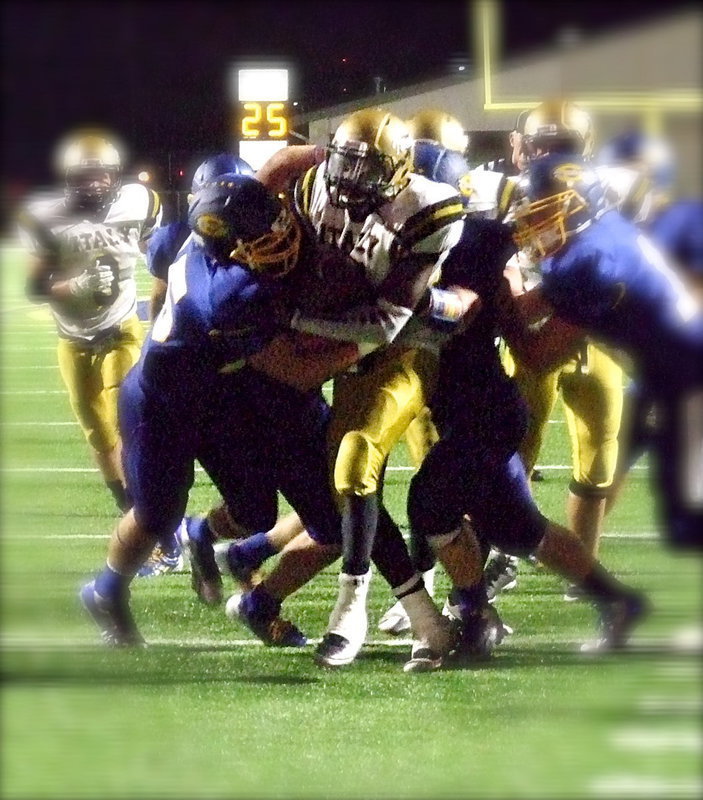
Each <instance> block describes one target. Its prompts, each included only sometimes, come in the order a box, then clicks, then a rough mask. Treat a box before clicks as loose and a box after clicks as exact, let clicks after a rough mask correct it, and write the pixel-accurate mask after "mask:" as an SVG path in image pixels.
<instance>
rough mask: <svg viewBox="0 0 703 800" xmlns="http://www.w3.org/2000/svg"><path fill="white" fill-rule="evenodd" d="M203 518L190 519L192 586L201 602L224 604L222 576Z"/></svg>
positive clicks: (212, 604)
mask: <svg viewBox="0 0 703 800" xmlns="http://www.w3.org/2000/svg"><path fill="white" fill-rule="evenodd" d="M206 526H207V522H206V520H205V519H203V518H202V517H188V518H187V519H186V531H187V533H188V554H189V557H190V584H191V586H192V587H193V591H194V592H195V593H196V594H197V595H198V597H199V598H200V600H202V602H203V603H205V604H206V605H208V606H217V605H219V604H220V603H221V602H222V576H221V575H220V570H219V569H218V568H217V563H216V561H215V551H214V548H213V546H212V541H211V540H210V536H209V535H208V532H207V530H206Z"/></svg>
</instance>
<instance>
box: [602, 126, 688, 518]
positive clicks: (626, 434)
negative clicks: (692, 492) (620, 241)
mask: <svg viewBox="0 0 703 800" xmlns="http://www.w3.org/2000/svg"><path fill="white" fill-rule="evenodd" d="M598 162H599V167H598V174H599V176H600V177H601V179H602V180H603V182H604V183H605V186H606V192H607V194H608V197H609V200H610V202H612V203H614V204H615V205H616V207H617V208H618V210H619V211H620V213H621V214H623V216H626V217H628V219H631V220H632V221H633V222H635V223H636V224H637V225H638V226H639V227H640V228H641V230H642V231H643V232H644V233H646V234H647V235H648V236H649V237H650V238H651V239H652V241H653V242H654V243H655V244H656V245H657V246H658V247H659V248H660V249H661V250H662V252H663V253H664V254H665V256H666V258H667V262H668V263H669V264H670V265H671V267H672V268H673V269H675V270H676V271H677V272H678V274H679V275H680V276H681V279H682V280H683V282H684V283H685V284H686V286H687V288H688V289H689V290H690V292H691V293H692V294H693V296H694V297H695V298H697V300H698V303H699V304H701V305H703V201H702V200H701V198H691V197H688V198H674V197H673V186H674V177H675V172H676V158H675V154H674V152H673V150H672V148H671V145H670V144H669V143H668V142H667V141H666V140H664V139H662V138H661V137H658V136H652V135H649V134H646V133H644V132H643V131H641V130H638V129H630V130H627V131H624V132H623V133H621V134H618V135H617V136H615V137H613V138H612V139H611V140H610V141H608V142H606V144H605V146H604V147H603V148H602V149H601V151H600V153H599V156H598ZM625 400H626V402H625V409H624V413H623V424H622V426H621V429H620V437H619V450H618V464H617V469H616V474H615V480H614V482H613V487H612V491H611V494H610V496H609V498H608V505H607V511H610V509H611V508H612V506H613V505H614V503H615V500H616V498H617V496H618V495H619V494H620V492H621V491H622V488H623V484H624V481H625V478H626V476H627V474H628V472H629V470H630V469H631V467H632V466H633V464H634V463H635V462H636V461H637V459H638V458H639V457H640V456H641V455H642V454H643V452H644V451H645V450H647V449H649V446H650V444H651V439H652V437H653V436H654V435H655V429H656V411H655V409H654V408H653V407H652V403H651V398H648V397H647V396H646V394H645V393H644V392H643V391H642V387H641V385H640V383H639V382H638V381H636V380H631V381H630V383H629V384H628V386H627V390H626V393H625Z"/></svg>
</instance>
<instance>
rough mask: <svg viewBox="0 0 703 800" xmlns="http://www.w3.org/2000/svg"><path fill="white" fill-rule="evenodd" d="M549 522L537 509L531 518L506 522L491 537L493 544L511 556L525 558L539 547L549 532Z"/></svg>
mask: <svg viewBox="0 0 703 800" xmlns="http://www.w3.org/2000/svg"><path fill="white" fill-rule="evenodd" d="M547 524H548V520H547V519H546V517H544V516H543V515H542V514H541V513H540V512H539V511H538V510H537V509H536V508H535V509H534V512H533V513H531V514H529V516H521V517H520V518H519V519H513V520H510V521H508V520H504V521H502V523H501V526H500V528H499V529H496V530H495V532H494V533H493V535H492V536H491V537H490V541H491V544H493V545H495V546H496V547H498V548H499V549H500V550H502V551H503V552H504V553H508V555H511V556H519V557H521V558H525V557H526V556H529V555H530V554H531V553H534V551H535V550H536V549H537V547H538V546H539V543H540V542H541V541H542V539H543V538H544V534H545V532H546V530H547Z"/></svg>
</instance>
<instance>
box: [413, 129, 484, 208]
mask: <svg viewBox="0 0 703 800" xmlns="http://www.w3.org/2000/svg"><path fill="white" fill-rule="evenodd" d="M412 154H413V167H412V171H413V172H416V173H417V174H418V175H424V176H425V177H427V178H429V179H430V180H431V181H436V182H437V183H448V184H450V186H453V187H454V188H455V189H457V190H458V191H459V192H460V193H461V196H462V199H463V201H464V203H467V202H468V200H469V196H470V191H469V190H468V189H466V188H464V189H463V190H462V188H463V187H465V186H466V181H465V180H464V179H465V177H466V175H467V174H468V172H469V171H470V169H471V168H470V167H469V164H468V162H467V161H466V159H465V158H464V156H462V155H461V153H458V152H457V151H456V150H448V149H447V148H446V147H442V145H440V144H438V143H437V142H430V141H416V142H415V143H414V144H413V150H412Z"/></svg>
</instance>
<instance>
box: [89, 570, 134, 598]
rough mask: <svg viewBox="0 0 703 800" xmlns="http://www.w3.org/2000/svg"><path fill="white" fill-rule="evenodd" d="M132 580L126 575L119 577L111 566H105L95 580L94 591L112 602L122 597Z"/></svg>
mask: <svg viewBox="0 0 703 800" xmlns="http://www.w3.org/2000/svg"><path fill="white" fill-rule="evenodd" d="M131 581H132V578H131V577H128V576H127V575H120V573H119V572H115V570H114V569H112V567H111V566H109V565H108V564H106V565H105V568H104V569H103V571H102V572H101V573H100V574H99V575H98V577H97V578H96V579H95V591H96V592H97V593H98V594H99V595H100V596H101V597H105V598H106V599H109V600H112V599H117V598H120V597H124V596H125V595H126V594H127V589H128V588H129V584H130V583H131Z"/></svg>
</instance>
